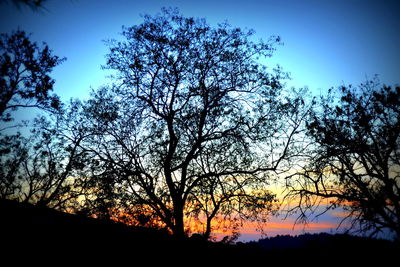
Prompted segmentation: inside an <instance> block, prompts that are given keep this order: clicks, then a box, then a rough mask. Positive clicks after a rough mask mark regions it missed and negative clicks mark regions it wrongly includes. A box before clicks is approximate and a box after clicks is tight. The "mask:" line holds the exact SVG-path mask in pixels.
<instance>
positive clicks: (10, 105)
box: [0, 31, 64, 121]
mask: <svg viewBox="0 0 400 267" xmlns="http://www.w3.org/2000/svg"><path fill="white" fill-rule="evenodd" d="M0 53H1V54H0V120H2V121H10V120H12V117H11V113H10V112H11V111H13V110H16V109H18V108H21V107H37V108H40V109H44V110H47V111H55V110H58V109H59V107H60V101H59V99H58V97H57V96H56V95H51V94H50V92H51V91H52V90H53V85H54V80H53V79H52V78H51V77H50V76H49V74H50V72H51V71H52V70H53V68H54V67H55V66H57V65H58V64H60V63H61V62H62V61H64V59H60V58H59V57H57V56H54V55H52V52H51V50H50V49H49V47H48V46H47V45H46V44H45V45H44V47H43V48H40V47H39V46H38V45H37V44H36V43H35V42H31V41H30V40H29V36H27V34H26V33H25V32H23V31H16V32H14V33H13V34H12V35H7V34H1V35H0Z"/></svg>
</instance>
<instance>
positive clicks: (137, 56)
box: [86, 9, 301, 237]
mask: <svg viewBox="0 0 400 267" xmlns="http://www.w3.org/2000/svg"><path fill="white" fill-rule="evenodd" d="M123 37H124V38H125V40H124V41H116V40H113V41H110V43H109V45H110V53H109V54H108V55H107V65H106V68H109V69H112V70H114V71H115V78H116V84H115V85H113V86H112V87H110V88H102V89H100V90H98V91H97V92H94V93H93V96H92V99H91V100H89V101H88V103H87V106H86V114H87V118H86V120H87V121H86V126H87V127H88V128H89V129H91V131H92V135H91V138H90V141H87V142H86V145H87V147H90V149H91V152H93V153H95V155H96V159H97V160H98V164H99V166H98V169H97V170H98V172H99V173H98V175H99V177H101V170H103V172H104V175H105V176H104V177H106V178H107V183H108V184H113V185H114V189H113V190H114V192H124V195H125V197H124V198H123V200H122V201H121V203H120V204H121V205H122V204H126V203H130V206H131V207H136V208H137V209H138V210H140V211H145V212H146V215H148V216H149V217H156V218H157V219H158V220H159V221H161V222H162V224H163V225H165V226H166V227H167V228H169V229H170V230H171V231H172V232H173V233H174V234H175V235H177V236H182V235H184V233H185V227H188V225H187V223H188V222H187V221H186V223H185V219H188V218H189V217H191V216H195V217H196V218H197V219H198V220H200V221H202V223H203V224H204V230H203V232H204V234H205V235H206V236H207V237H208V235H209V234H210V232H211V228H212V224H211V222H212V220H213V219H215V218H216V217H218V216H219V215H220V216H222V217H223V218H224V219H226V220H230V219H234V218H233V217H235V219H238V218H239V219H257V218H264V217H263V215H265V214H268V213H269V212H270V211H271V210H272V209H273V208H274V206H273V205H272V203H273V200H274V195H273V194H272V193H271V192H270V191H268V190H267V185H268V173H269V171H272V172H273V171H277V170H278V166H279V165H280V164H281V163H283V161H284V160H285V159H286V158H287V157H288V155H289V152H290V149H289V147H290V144H291V142H292V138H293V135H294V134H295V133H296V130H297V127H298V122H297V121H295V120H294V117H295V116H294V114H297V107H295V106H296V105H300V104H301V102H300V101H296V100H293V101H286V100H285V98H284V97H283V96H282V95H281V91H282V86H281V83H280V79H281V78H282V76H283V75H284V74H282V73H281V71H280V70H279V69H276V70H275V71H272V70H271V71H268V69H267V68H266V67H265V66H264V65H262V64H260V62H259V61H258V59H259V58H260V57H270V56H271V54H272V52H273V51H274V45H275V44H277V43H279V38H276V37H274V38H271V39H270V40H269V41H268V42H263V41H259V42H254V41H252V39H253V31H243V30H241V29H239V28H233V27H231V26H230V25H228V24H227V23H223V24H219V25H218V26H216V27H211V26H209V25H208V24H207V23H206V22H205V20H203V19H194V18H186V17H183V16H182V15H180V14H179V13H178V12H177V11H175V10H167V9H164V10H163V12H162V14H159V15H156V16H149V15H146V16H144V22H143V23H142V24H140V25H137V26H133V27H127V28H124V31H123ZM232 216H233V217H232ZM185 224H186V225H185Z"/></svg>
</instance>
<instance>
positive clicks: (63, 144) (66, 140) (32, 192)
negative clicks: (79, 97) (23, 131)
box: [0, 102, 90, 210]
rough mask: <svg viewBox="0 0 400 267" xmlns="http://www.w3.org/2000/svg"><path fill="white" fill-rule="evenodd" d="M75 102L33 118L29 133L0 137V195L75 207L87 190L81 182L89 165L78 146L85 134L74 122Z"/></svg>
mask: <svg viewBox="0 0 400 267" xmlns="http://www.w3.org/2000/svg"><path fill="white" fill-rule="evenodd" d="M79 105H80V104H79V102H72V103H71V105H70V108H69V110H68V111H64V112H61V113H58V114H56V115H53V116H51V117H49V116H47V117H45V116H42V117H38V118H36V119H35V123H34V125H35V127H34V128H33V129H32V134H31V136H28V137H24V136H21V135H20V134H16V135H11V136H7V135H5V136H3V137H2V139H1V142H0V145H1V154H0V164H1V166H2V168H1V174H0V177H1V180H0V192H1V198H11V199H17V200H18V201H21V202H29V203H35V204H37V205H41V206H48V207H53V208H57V209H62V210H68V208H71V207H73V206H75V204H76V203H73V202H74V201H76V200H77V198H78V196H79V195H81V194H83V193H84V192H83V191H82V190H87V189H88V188H87V186H86V185H84V184H83V183H84V182H85V180H86V179H87V176H86V174H87V173H89V172H88V166H90V159H89V158H88V155H87V153H85V151H83V150H82V149H81V148H80V142H82V140H83V138H84V137H85V133H84V131H83V130H84V129H82V128H78V127H77V125H76V118H77V115H78V113H79ZM85 177H86V179H85ZM71 201H72V202H71Z"/></svg>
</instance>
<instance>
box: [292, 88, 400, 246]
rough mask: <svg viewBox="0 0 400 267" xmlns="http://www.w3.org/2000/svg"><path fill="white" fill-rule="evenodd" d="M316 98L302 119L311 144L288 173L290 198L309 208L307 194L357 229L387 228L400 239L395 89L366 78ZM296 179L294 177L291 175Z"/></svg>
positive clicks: (399, 105) (399, 101)
mask: <svg viewBox="0 0 400 267" xmlns="http://www.w3.org/2000/svg"><path fill="white" fill-rule="evenodd" d="M339 96H340V98H335V96H334V95H333V94H332V92H331V93H330V95H329V96H328V97H322V99H321V105H320V106H318V107H317V108H316V110H315V111H314V113H313V114H312V115H311V117H310V120H309V122H308V123H307V128H308V135H309V136H310V137H311V138H312V142H314V144H315V146H314V148H313V151H310V152H309V153H310V154H309V155H310V157H309V162H310V164H309V165H306V166H305V167H304V169H303V170H302V171H301V172H299V173H297V174H296V175H294V176H293V177H292V179H288V181H290V183H289V185H290V186H291V187H292V191H291V196H296V197H300V200H301V201H300V206H299V207H298V208H301V209H302V210H304V208H306V209H307V208H312V203H313V202H312V201H311V199H312V198H313V197H315V196H316V197H322V198H328V199H330V201H331V202H330V203H331V205H329V206H328V208H332V207H336V206H341V207H343V208H344V209H345V210H346V211H347V212H348V216H349V217H348V218H350V219H352V220H353V226H356V225H358V226H359V227H360V228H359V230H361V231H363V232H367V233H370V234H376V233H377V232H379V231H380V230H382V229H384V228H387V229H390V230H391V231H393V232H394V233H395V234H396V235H397V238H399V237H400V221H399V219H400V190H399V189H400V172H399V170H400V138H399V137H400V135H399V134H400V87H395V88H392V87H386V86H382V87H380V88H378V82H377V81H376V80H375V81H369V82H367V83H365V84H362V85H361V86H360V87H358V88H353V87H351V86H349V87H341V88H340V91H339ZM295 177H296V178H298V179H294V178H295Z"/></svg>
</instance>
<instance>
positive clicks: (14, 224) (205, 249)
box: [0, 200, 400, 266]
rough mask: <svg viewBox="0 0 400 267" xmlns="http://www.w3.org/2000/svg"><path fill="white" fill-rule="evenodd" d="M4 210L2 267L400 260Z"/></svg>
mask: <svg viewBox="0 0 400 267" xmlns="http://www.w3.org/2000/svg"><path fill="white" fill-rule="evenodd" d="M0 211H1V219H0V237H1V239H0V242H1V248H0V260H1V261H0V265H2V266H23V265H28V266H29V265H35V266H40V265H45V266H50V265H51V266H59V265H63V266H67V265H72V264H73V265H74V266H75V265H77V266H81V265H89V266H96V265H98V264H101V265H102V266H106V265H111V266H136V265H137V266H139V265H140V266H143V265H148V266H174V265H179V266H180V265H194V266H201V265H203V264H207V266H208V265H210V266H214V265H217V264H218V265H220V264H224V265H232V266H239V265H245V266H249V264H251V265H258V266H270V265H276V264H284V265H289V264H290V265H292V264H293V265H294V264H296V265H301V266H307V265H313V266H320V265H325V264H328V265H346V266H348V265H353V264H354V265H357V266H359V265H360V264H365V263H369V265H370V264H371V263H372V264H374V263H379V264H378V265H382V264H384V263H388V264H391V265H393V263H394V262H398V259H399V258H400V246H399V245H398V244H395V243H393V242H390V241H387V240H377V239H368V238H361V237H355V236H349V235H329V234H314V235H310V234H305V235H300V236H297V237H291V236H277V237H274V238H268V239H263V240H259V241H258V242H249V243H237V244H231V245H228V244H222V243H215V242H214V243H213V242H207V241H203V240H200V239H195V238H186V239H183V240H177V239H175V238H174V237H172V236H170V235H169V234H168V233H167V232H165V231H160V230H154V229H147V228H139V227H130V226H126V225H123V224H120V223H115V222H111V221H105V220H99V219H93V218H87V217H83V216H77V215H72V214H66V213H62V212H58V211H55V210H51V209H47V208H40V207H36V206H33V205H30V204H21V203H17V202H14V201H9V200H0ZM1 262H3V263H4V262H12V263H15V264H9V265H3V264H1Z"/></svg>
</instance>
